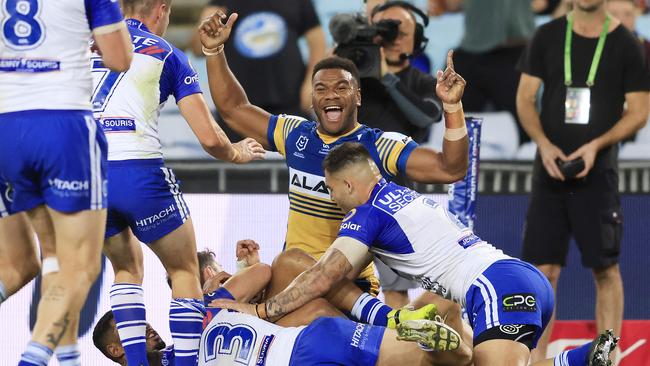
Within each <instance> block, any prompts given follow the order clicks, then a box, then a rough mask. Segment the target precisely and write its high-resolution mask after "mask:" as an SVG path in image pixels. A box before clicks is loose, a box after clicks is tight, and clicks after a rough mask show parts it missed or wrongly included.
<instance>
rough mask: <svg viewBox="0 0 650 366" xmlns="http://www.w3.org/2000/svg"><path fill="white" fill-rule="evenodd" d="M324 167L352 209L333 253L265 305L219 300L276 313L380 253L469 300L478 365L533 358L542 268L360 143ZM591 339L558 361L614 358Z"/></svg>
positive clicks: (403, 270)
mask: <svg viewBox="0 0 650 366" xmlns="http://www.w3.org/2000/svg"><path fill="white" fill-rule="evenodd" d="M323 167H324V170H325V177H326V181H327V185H328V188H329V190H330V194H331V195H332V198H333V199H334V200H335V201H336V202H337V204H338V205H339V207H341V208H342V209H343V210H345V211H346V212H348V214H347V216H346V217H345V219H343V224H341V227H340V231H339V237H338V238H337V239H336V241H335V242H334V243H333V244H332V246H331V247H330V248H329V249H328V251H327V253H326V254H325V255H324V256H323V257H322V258H321V259H320V260H319V261H318V263H317V264H316V265H314V266H313V267H312V268H311V269H309V270H308V271H306V272H304V273H303V274H301V275H300V276H298V277H297V278H296V280H295V281H294V282H293V283H292V284H291V285H290V286H289V287H288V288H286V289H285V290H283V291H282V292H281V293H279V294H278V295H276V296H274V297H272V298H271V299H269V300H267V301H266V302H265V303H263V304H259V305H251V304H245V303H235V302H232V301H223V300H222V301H216V302H214V303H212V304H211V305H212V306H215V307H220V308H231V309H235V310H239V311H241V312H245V313H248V314H251V315H257V316H259V317H261V318H263V319H275V318H277V317H279V316H282V315H284V314H286V313H288V312H290V311H292V310H294V309H295V308H297V307H299V306H301V305H303V304H305V303H306V302H308V301H310V300H311V299H314V298H317V297H320V296H322V294H324V293H327V292H328V291H330V289H331V288H332V287H333V286H335V285H336V284H337V283H338V282H339V281H341V280H342V279H344V278H346V277H347V278H355V277H356V276H357V274H358V273H359V271H360V270H361V269H362V268H364V267H365V266H366V265H367V264H368V263H370V261H372V259H373V256H374V257H376V258H377V259H380V260H381V261H383V262H384V263H385V264H386V265H388V266H389V267H390V268H392V269H393V270H395V271H396V272H397V273H399V274H400V275H402V276H404V277H407V278H411V279H415V280H418V281H420V282H421V283H422V286H423V287H424V288H425V289H427V290H429V291H434V292H439V293H441V294H443V295H446V296H449V297H450V298H451V299H453V300H454V301H456V302H458V303H460V304H461V305H463V306H465V307H466V309H467V312H468V314H469V318H470V319H469V321H470V324H471V325H472V327H473V329H474V355H473V362H474V364H475V365H477V366H483V365H490V366H493V365H515V364H516V365H527V363H528V359H529V357H530V350H531V349H533V348H535V345H536V343H537V340H538V339H539V337H540V335H541V334H542V332H543V330H544V328H545V327H546V324H547V323H548V320H549V319H550V317H551V314H552V312H553V292H552V289H551V286H550V284H549V283H548V281H547V280H546V278H545V277H544V276H543V275H542V274H541V272H539V271H538V270H537V269H536V268H535V267H533V266H532V265H530V264H528V263H526V262H523V261H521V260H519V259H515V258H512V257H509V256H507V255H505V254H504V253H503V252H502V251H500V250H498V249H496V248H495V247H493V246H492V245H490V244H488V243H486V242H485V241H483V240H481V239H480V238H479V237H477V236H476V235H475V234H474V233H473V232H472V231H471V229H469V228H467V227H465V226H464V225H462V224H461V223H460V222H459V221H458V220H457V219H456V218H455V217H454V216H453V215H451V214H450V213H449V212H448V211H447V210H446V209H445V208H444V207H443V206H441V205H439V204H438V203H437V202H435V201H434V200H432V199H429V198H427V197H425V196H422V195H420V194H419V193H417V192H415V191H413V190H411V189H408V188H405V187H402V186H399V185H397V184H394V183H388V182H387V181H386V180H385V179H383V178H382V177H381V175H380V174H379V171H378V169H377V166H376V165H375V163H374V162H373V160H372V159H371V157H370V155H369V153H368V151H367V150H366V149H365V147H364V146H363V145H361V144H359V143H344V144H342V145H340V146H337V147H336V148H334V149H332V150H331V151H330V152H329V154H328V156H327V158H326V159H325V160H324V163H323ZM607 345H608V347H609V346H613V345H615V339H614V338H612V339H609V342H608V344H607ZM589 347H590V345H589V344H587V345H585V346H583V347H580V348H578V349H575V350H571V351H568V352H567V353H566V354H564V355H563V356H561V357H560V358H559V359H558V364H560V363H561V362H560V360H561V359H562V357H565V358H566V359H567V360H568V364H569V365H587V364H589V365H606V362H608V361H606V360H607V359H606V358H605V359H600V358H598V359H589V357H588V356H589ZM605 351H607V352H606V353H608V352H609V349H607V350H605ZM539 364H540V365H542V364H545V365H552V364H553V360H545V361H542V363H539Z"/></svg>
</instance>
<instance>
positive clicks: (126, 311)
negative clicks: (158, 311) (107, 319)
mask: <svg viewBox="0 0 650 366" xmlns="http://www.w3.org/2000/svg"><path fill="white" fill-rule="evenodd" d="M110 294H111V296H110V297H111V310H112V311H113V317H114V318H115V327H116V328H117V333H118V334H119V336H120V341H121V342H122V347H123V348H124V354H125V356H126V360H127V362H128V364H129V365H138V366H140V365H143V366H148V365H149V362H148V361H147V338H146V331H147V320H146V319H147V318H146V315H147V312H146V310H145V307H144V291H143V290H142V286H140V285H134V284H128V283H116V284H114V285H113V286H111V292H110Z"/></svg>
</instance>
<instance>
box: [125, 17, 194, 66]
mask: <svg viewBox="0 0 650 366" xmlns="http://www.w3.org/2000/svg"><path fill="white" fill-rule="evenodd" d="M129 33H131V43H132V44H133V52H134V53H135V54H137V55H144V56H148V57H152V58H155V59H158V60H160V61H164V60H166V59H167V58H168V57H169V56H170V55H173V54H176V53H181V54H182V51H180V50H178V49H177V48H176V47H174V46H172V45H171V44H170V43H169V42H167V40H165V39H164V38H162V37H159V36H157V35H155V34H153V33H151V32H149V31H147V30H145V29H142V28H140V27H138V26H137V25H136V24H134V23H131V24H129Z"/></svg>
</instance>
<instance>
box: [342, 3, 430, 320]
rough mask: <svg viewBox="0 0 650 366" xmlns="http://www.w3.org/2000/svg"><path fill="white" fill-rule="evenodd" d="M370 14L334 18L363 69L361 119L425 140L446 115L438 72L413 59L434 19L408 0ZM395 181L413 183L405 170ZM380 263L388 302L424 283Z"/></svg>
mask: <svg viewBox="0 0 650 366" xmlns="http://www.w3.org/2000/svg"><path fill="white" fill-rule="evenodd" d="M368 16H369V18H370V19H371V22H370V24H368V21H367V20H366V19H365V18H363V17H362V16H359V15H356V16H355V15H350V14H339V15H337V16H335V17H334V19H332V22H331V23H330V32H331V33H332V37H333V38H334V40H335V41H336V42H337V48H336V49H335V51H334V53H336V54H337V55H338V56H341V57H345V58H348V59H350V60H352V61H353V62H354V63H355V64H356V66H357V68H358V69H359V73H360V76H361V90H362V93H363V99H362V103H361V106H360V108H359V116H358V119H359V120H360V121H364V122H366V123H367V124H368V126H370V127H374V128H379V129H381V130H383V131H395V132H400V133H402V134H404V135H406V136H411V137H412V138H413V140H415V141H416V142H418V143H421V142H424V141H426V140H427V138H428V135H429V127H430V126H431V125H432V124H433V123H434V122H439V121H440V120H441V119H442V104H441V102H440V100H439V99H438V98H437V96H436V80H435V78H434V77H433V76H432V75H430V74H427V73H425V72H422V71H420V70H418V69H417V68H415V67H413V66H412V65H411V58H412V57H414V56H417V55H419V54H421V53H422V52H423V51H424V48H425V47H426V45H427V41H428V39H427V38H426V37H425V36H424V28H425V27H426V26H427V25H428V23H429V19H428V17H427V16H426V15H425V14H424V13H423V12H422V11H420V10H419V9H418V8H416V7H414V6H413V5H411V4H409V3H407V2H404V1H388V2H385V3H384V4H382V5H378V6H375V7H374V8H373V9H372V11H369V14H368ZM418 18H420V19H421V20H420V22H418ZM395 181H396V182H398V183H399V184H402V185H408V186H412V184H411V183H410V182H408V180H407V179H406V178H405V177H404V176H403V175H402V176H398V177H396V179H395ZM375 264H376V266H377V270H378V272H379V277H380V282H381V285H382V291H383V292H384V296H385V301H386V303H387V304H388V305H390V306H394V307H402V306H404V305H406V304H407V303H408V302H409V298H408V292H407V291H408V289H410V288H416V287H419V285H418V284H417V283H415V282H413V281H410V280H407V279H404V278H401V277H399V276H397V274H395V273H394V272H393V271H392V270H390V269H389V268H388V267H386V266H385V265H383V263H380V262H376V263H375Z"/></svg>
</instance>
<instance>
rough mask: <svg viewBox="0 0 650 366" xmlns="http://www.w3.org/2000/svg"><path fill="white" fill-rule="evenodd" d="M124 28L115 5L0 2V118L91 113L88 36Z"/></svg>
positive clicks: (97, 0) (109, 1)
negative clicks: (42, 111)
mask: <svg viewBox="0 0 650 366" xmlns="http://www.w3.org/2000/svg"><path fill="white" fill-rule="evenodd" d="M123 24H124V23H123V22H122V14H121V12H120V9H119V5H118V3H117V1H114V0H56V1H52V0H3V1H0V32H1V34H0V38H1V41H0V113H8V112H16V111H25V110H35V109H50V110H51V109H64V110H90V103H89V96H90V94H91V92H92V79H91V75H90V46H89V43H88V42H89V41H90V39H91V32H92V33H94V34H105V33H110V32H113V31H115V30H117V29H119V27H120V26H123Z"/></svg>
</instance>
